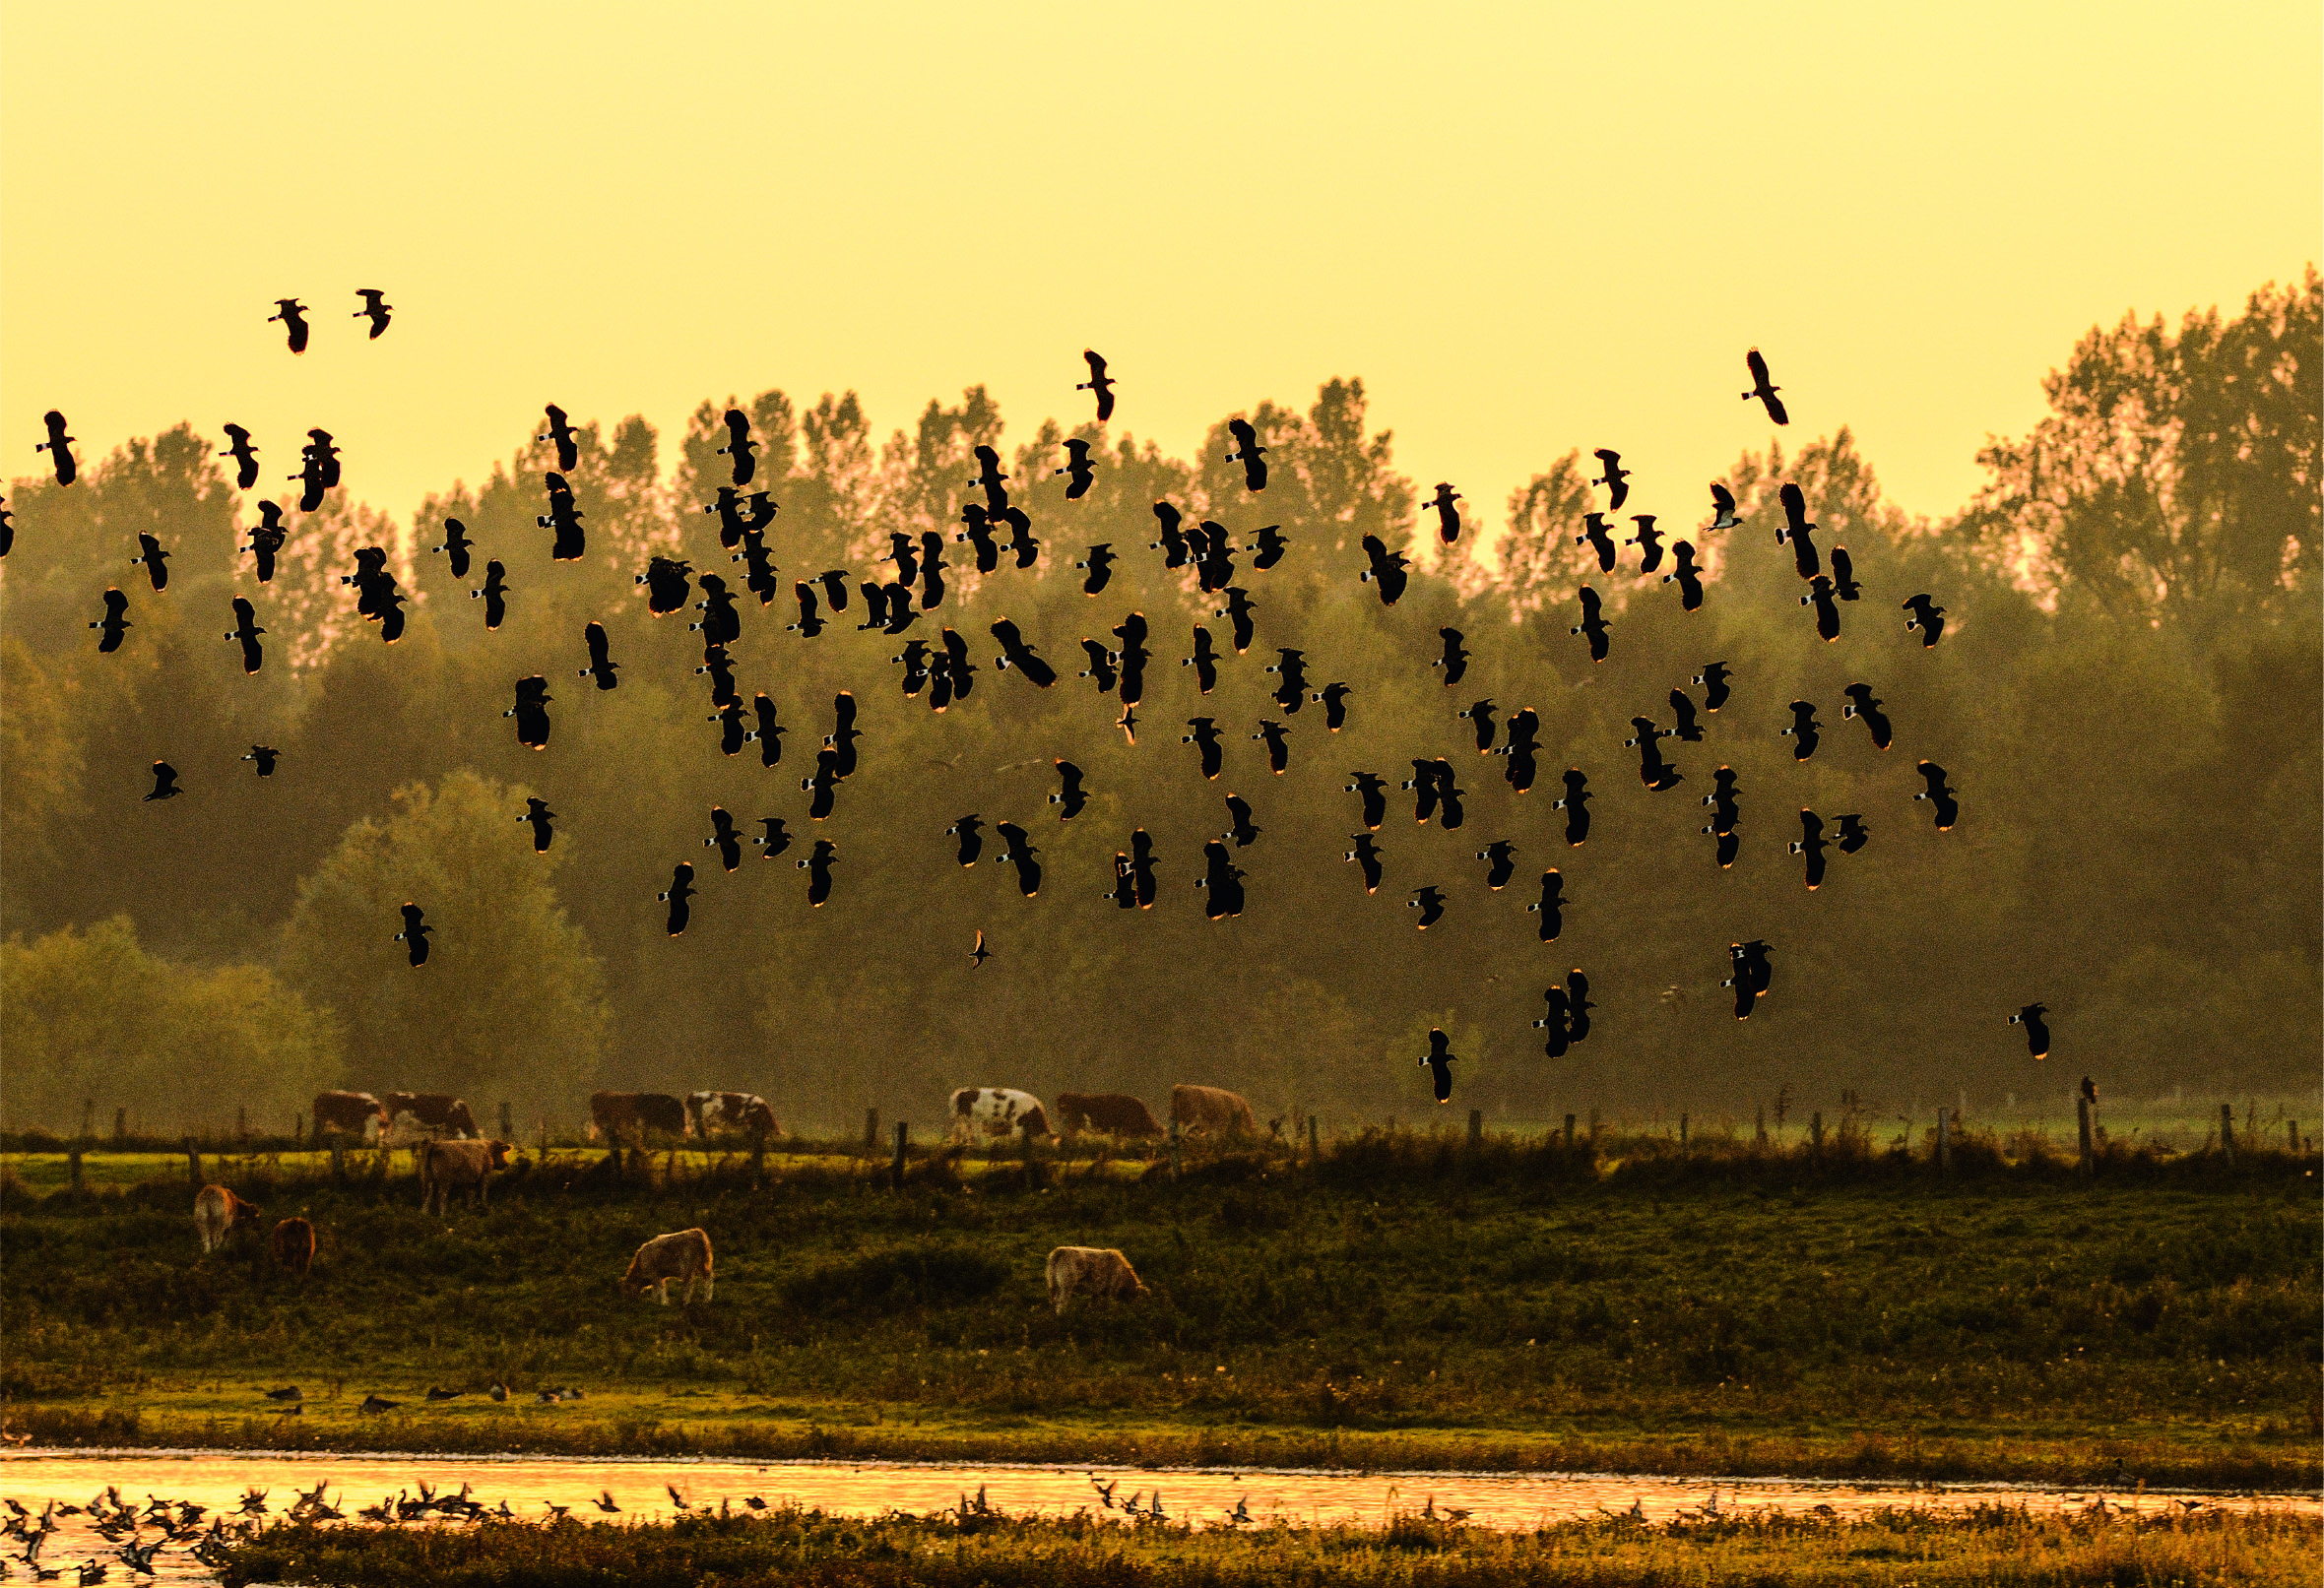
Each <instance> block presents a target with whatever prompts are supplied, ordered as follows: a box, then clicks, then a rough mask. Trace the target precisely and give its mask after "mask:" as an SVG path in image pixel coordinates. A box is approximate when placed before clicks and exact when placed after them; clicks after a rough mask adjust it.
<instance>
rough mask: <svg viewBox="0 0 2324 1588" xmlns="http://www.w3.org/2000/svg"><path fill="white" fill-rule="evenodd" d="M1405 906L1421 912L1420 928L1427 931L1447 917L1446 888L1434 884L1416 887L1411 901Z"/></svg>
mask: <svg viewBox="0 0 2324 1588" xmlns="http://www.w3.org/2000/svg"><path fill="white" fill-rule="evenodd" d="M1404 908H1405V909H1407V910H1417V911H1419V912H1420V921H1419V922H1418V924H1419V928H1420V930H1422V931H1427V930H1428V929H1429V928H1430V927H1431V926H1434V925H1435V924H1436V923H1437V922H1438V921H1443V920H1444V919H1445V894H1444V890H1443V889H1441V888H1437V887H1434V886H1430V887H1426V888H1414V889H1413V890H1412V898H1411V901H1410V902H1409V903H1407V904H1406V905H1405V906H1404Z"/></svg>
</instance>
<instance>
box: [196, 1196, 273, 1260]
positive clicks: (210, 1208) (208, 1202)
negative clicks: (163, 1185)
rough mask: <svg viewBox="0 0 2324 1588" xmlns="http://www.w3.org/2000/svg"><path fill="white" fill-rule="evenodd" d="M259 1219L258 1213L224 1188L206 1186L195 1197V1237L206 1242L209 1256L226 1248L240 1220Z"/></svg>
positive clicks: (204, 1248) (205, 1248)
mask: <svg viewBox="0 0 2324 1588" xmlns="http://www.w3.org/2000/svg"><path fill="white" fill-rule="evenodd" d="M257 1216H258V1209H256V1208H254V1207H252V1206H251V1205H250V1204H249V1203H247V1202H245V1201H243V1200H242V1199H241V1198H240V1197H238V1196H236V1195H234V1193H233V1192H231V1191H229V1190H227V1189H226V1187H225V1186H223V1185H205V1186H203V1187H202V1188H201V1189H200V1190H199V1191H197V1192H195V1193H194V1234H196V1235H198V1236H200V1237H201V1238H202V1249H203V1250H204V1251H206V1252H207V1251H216V1250H217V1249H218V1248H219V1247H221V1246H223V1245H225V1244H226V1232H227V1231H228V1230H231V1229H232V1228H233V1227H234V1221H235V1220H236V1219H254V1218H256V1217H257Z"/></svg>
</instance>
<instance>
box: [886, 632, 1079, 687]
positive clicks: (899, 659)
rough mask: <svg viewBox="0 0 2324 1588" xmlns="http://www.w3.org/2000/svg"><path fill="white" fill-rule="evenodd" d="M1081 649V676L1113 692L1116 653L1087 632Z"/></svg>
mask: <svg viewBox="0 0 2324 1588" xmlns="http://www.w3.org/2000/svg"><path fill="white" fill-rule="evenodd" d="M1081 650H1082V652H1083V654H1084V655H1086V656H1087V657H1088V658H1089V666H1088V667H1084V668H1082V669H1081V676H1082V677H1084V678H1094V679H1096V680H1097V692H1098V693H1099V694H1101V695H1110V694H1112V693H1113V692H1114V685H1115V683H1116V682H1117V680H1118V679H1119V677H1120V674H1118V673H1117V672H1115V670H1114V653H1113V652H1111V651H1109V650H1107V649H1106V648H1105V646H1104V645H1103V644H1101V643H1100V642H1098V641H1096V640H1093V639H1091V638H1090V637H1089V636H1088V635H1086V634H1085V635H1083V636H1082V637H1081ZM898 660H901V658H899V659H898ZM904 692H905V693H906V694H910V693H912V691H911V690H909V689H907V690H905V691H904Z"/></svg>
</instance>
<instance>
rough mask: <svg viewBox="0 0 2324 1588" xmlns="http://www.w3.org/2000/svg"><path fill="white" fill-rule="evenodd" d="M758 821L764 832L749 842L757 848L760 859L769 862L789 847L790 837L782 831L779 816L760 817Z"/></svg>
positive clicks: (781, 822)
mask: <svg viewBox="0 0 2324 1588" xmlns="http://www.w3.org/2000/svg"><path fill="white" fill-rule="evenodd" d="M758 821H759V825H760V826H762V827H764V828H765V829H766V831H765V832H764V833H762V834H760V835H759V836H758V837H756V838H754V839H752V840H751V841H750V842H751V843H753V844H756V845H757V846H758V848H759V851H760V853H759V857H758V858H760V859H762V860H771V859H773V858H775V857H776V856H778V855H780V854H782V853H783V852H784V851H785V850H787V849H789V848H790V847H791V835H790V834H789V833H788V832H786V831H784V827H783V818H782V817H780V816H761V817H759V818H758Z"/></svg>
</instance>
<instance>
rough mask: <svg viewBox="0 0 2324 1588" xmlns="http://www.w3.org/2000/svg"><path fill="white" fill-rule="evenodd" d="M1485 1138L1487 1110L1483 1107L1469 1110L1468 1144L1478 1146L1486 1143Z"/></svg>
mask: <svg viewBox="0 0 2324 1588" xmlns="http://www.w3.org/2000/svg"><path fill="white" fill-rule="evenodd" d="M1484 1140H1485V1111H1484V1110H1482V1109H1471V1110H1469V1111H1468V1144H1469V1145H1470V1146H1471V1147H1478V1146H1482V1145H1483V1144H1484Z"/></svg>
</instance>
